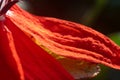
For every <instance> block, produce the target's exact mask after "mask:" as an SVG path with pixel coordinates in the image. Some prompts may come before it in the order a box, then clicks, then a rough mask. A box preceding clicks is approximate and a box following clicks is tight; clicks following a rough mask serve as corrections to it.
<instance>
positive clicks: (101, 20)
mask: <svg viewBox="0 0 120 80" xmlns="http://www.w3.org/2000/svg"><path fill="white" fill-rule="evenodd" d="M21 3H22V4H20V5H21V6H22V7H23V8H24V9H26V10H27V11H29V12H30V13H32V14H35V15H40V16H47V17H56V18H60V19H65V20H69V21H74V22H77V23H80V24H84V25H87V26H89V27H92V28H93V29H95V30H97V31H99V32H101V33H103V34H105V35H107V36H108V35H111V34H115V33H117V36H118V37H117V38H119V40H118V43H119V42H120V34H119V35H118V33H119V32H120V0H25V1H24V2H21ZM115 36H116V35H115ZM117 38H116V37H115V40H117ZM119 45H120V44H119ZM92 80H120V71H119V70H115V69H110V68H108V67H105V66H103V65H102V71H101V73H100V74H99V75H98V76H97V77H95V78H94V79H92Z"/></svg>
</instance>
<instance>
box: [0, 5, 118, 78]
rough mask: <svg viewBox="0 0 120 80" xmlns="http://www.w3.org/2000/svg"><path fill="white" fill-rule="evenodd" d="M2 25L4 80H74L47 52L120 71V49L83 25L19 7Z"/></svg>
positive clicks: (1, 50) (1, 63)
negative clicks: (42, 15) (34, 13)
mask: <svg viewBox="0 0 120 80" xmlns="http://www.w3.org/2000/svg"><path fill="white" fill-rule="evenodd" d="M1 17H2V16H1ZM0 25H1V27H0V28H1V29H0V45H1V46H0V55H1V58H0V59H1V62H0V66H1V68H0V69H1V70H0V71H1V72H0V75H2V77H1V78H2V79H4V80H8V79H10V80H17V79H18V80H19V79H21V80H24V79H27V80H36V79H37V80H41V79H42V80H71V79H73V78H72V77H71V76H70V75H69V74H68V73H67V72H66V71H65V70H64V69H63V68H62V66H61V65H60V64H59V63H58V62H57V61H56V60H55V59H54V58H53V57H52V56H50V55H49V54H47V52H48V53H51V54H52V55H53V56H62V57H64V58H65V59H66V60H68V61H73V62H74V61H75V62H76V61H78V62H80V61H81V60H84V61H87V62H90V63H94V64H96V63H97V64H98V63H100V64H104V65H106V66H109V67H112V68H115V69H120V62H119V60H120V47H119V46H117V45H116V44H115V43H114V42H112V41H111V40H110V39H109V38H107V37H106V36H104V35H103V34H101V33H99V32H97V31H95V30H93V29H91V28H88V27H86V26H84V25H81V24H77V23H73V22H70V21H65V20H59V19H55V18H48V17H38V16H34V15H31V14H29V13H27V12H26V11H24V10H22V9H20V8H19V7H18V6H16V5H15V6H13V7H12V8H11V9H10V10H9V11H8V12H7V14H6V15H5V20H4V21H3V20H2V21H1V24H0ZM28 36H29V37H28ZM31 39H32V40H33V41H34V42H36V43H37V44H38V45H39V46H40V47H39V46H37V45H36V44H35V43H34V42H33V41H32V40H31ZM57 58H58V57H57ZM61 59H63V58H60V59H59V61H61ZM67 63H68V64H69V63H71V62H67ZM62 64H66V63H63V62H62ZM72 64H73V63H72ZM88 64H89V63H88ZM73 65H76V64H73ZM89 65H90V64H89ZM65 67H66V66H65ZM68 68H69V66H68V65H67V68H66V69H68ZM9 71H10V73H9ZM5 75H7V77H6V76H5ZM19 76H20V77H19Z"/></svg>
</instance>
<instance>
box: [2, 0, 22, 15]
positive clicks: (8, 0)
mask: <svg viewBox="0 0 120 80" xmlns="http://www.w3.org/2000/svg"><path fill="white" fill-rule="evenodd" d="M18 1H20V0H1V1H0V16H1V15H4V14H5V13H6V12H7V11H8V10H9V9H10V8H11V7H12V6H13V5H14V4H15V3H17V2H18Z"/></svg>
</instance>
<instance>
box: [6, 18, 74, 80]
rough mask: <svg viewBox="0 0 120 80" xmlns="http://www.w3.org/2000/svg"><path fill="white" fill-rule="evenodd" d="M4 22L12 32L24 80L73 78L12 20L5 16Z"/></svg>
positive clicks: (66, 79)
mask: <svg viewBox="0 0 120 80" xmlns="http://www.w3.org/2000/svg"><path fill="white" fill-rule="evenodd" d="M5 23H6V26H7V27H8V29H9V30H10V31H11V32H12V35H13V40H14V44H15V48H16V51H17V54H18V56H19V59H20V61H21V64H22V68H23V72H24V75H25V80H73V78H72V77H71V75H69V73H67V72H66V70H64V69H63V67H62V66H61V65H59V63H58V62H57V61H56V60H55V59H54V58H53V57H51V56H50V55H49V54H47V53H46V52H45V51H44V50H43V49H41V48H40V47H39V46H37V45H36V44H35V43H34V42H33V41H32V40H31V39H30V38H29V37H28V36H26V35H25V34H24V33H23V32H22V31H21V30H20V29H19V28H17V26H16V25H15V24H14V23H13V22H12V21H10V20H9V19H8V18H7V19H6V21H5ZM6 44H8V43H6ZM4 48H6V47H4ZM6 53H7V52H6ZM11 54H12V53H11Z"/></svg>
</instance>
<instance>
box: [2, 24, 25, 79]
mask: <svg viewBox="0 0 120 80" xmlns="http://www.w3.org/2000/svg"><path fill="white" fill-rule="evenodd" d="M0 79H2V80H23V79H24V75H23V70H22V66H21V63H20V60H19V57H18V55H17V53H16V50H15V45H14V42H13V36H12V34H11V32H10V31H9V29H8V28H7V27H6V26H5V25H3V22H0Z"/></svg>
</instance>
